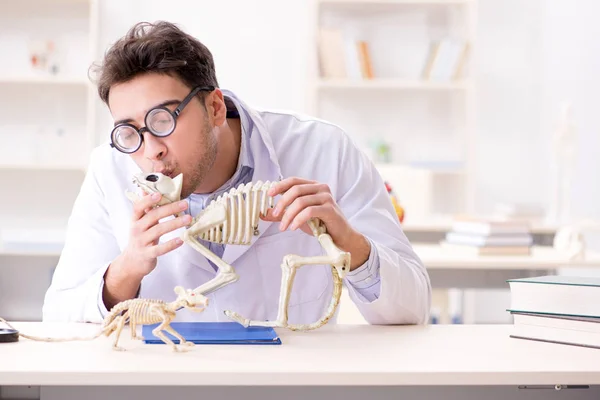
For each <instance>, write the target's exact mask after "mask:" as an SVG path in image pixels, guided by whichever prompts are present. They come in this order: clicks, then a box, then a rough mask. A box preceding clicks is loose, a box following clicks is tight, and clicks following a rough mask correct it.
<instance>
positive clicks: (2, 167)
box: [0, 164, 86, 173]
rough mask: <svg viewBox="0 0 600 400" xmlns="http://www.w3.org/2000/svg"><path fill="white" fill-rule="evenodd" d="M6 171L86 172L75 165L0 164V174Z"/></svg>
mask: <svg viewBox="0 0 600 400" xmlns="http://www.w3.org/2000/svg"><path fill="white" fill-rule="evenodd" d="M7 170H19V171H64V172H81V173H84V172H85V171H86V167H83V166H77V165H60V164H57V165H54V164H0V172H2V171H7Z"/></svg>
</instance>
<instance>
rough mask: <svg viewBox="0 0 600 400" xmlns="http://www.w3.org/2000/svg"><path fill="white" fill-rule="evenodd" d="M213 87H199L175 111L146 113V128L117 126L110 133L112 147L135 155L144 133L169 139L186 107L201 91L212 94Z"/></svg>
mask: <svg viewBox="0 0 600 400" xmlns="http://www.w3.org/2000/svg"><path fill="white" fill-rule="evenodd" d="M213 90H215V88H214V87H213V86H197V87H195V88H194V89H193V90H192V91H191V92H190V94H188V95H187V96H186V97H185V99H183V101H182V102H181V103H179V105H178V106H177V108H176V109H175V110H174V111H171V110H170V109H169V108H168V107H167V106H160V107H155V108H153V109H151V110H149V111H148V112H147V113H146V117H145V118H144V123H145V126H143V127H141V128H140V129H137V128H136V127H135V126H134V125H133V124H130V123H122V124H118V125H116V126H115V127H114V128H113V130H112V131H111V133H110V141H111V143H110V146H111V147H114V148H115V149H117V150H119V151H120V152H122V153H128V154H130V153H135V152H136V151H138V149H139V148H140V147H141V146H142V142H143V141H144V135H143V133H144V132H150V133H151V134H152V135H154V136H157V137H167V136H169V135H170V134H171V133H173V131H174V130H175V127H176V126H177V118H178V117H179V114H181V112H182V111H183V109H184V108H185V106H187V104H188V103H189V102H190V101H191V100H192V99H193V98H194V96H195V95H196V94H198V93H199V92H201V91H208V92H212V91H213Z"/></svg>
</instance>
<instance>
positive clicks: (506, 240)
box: [441, 218, 533, 255]
mask: <svg viewBox="0 0 600 400" xmlns="http://www.w3.org/2000/svg"><path fill="white" fill-rule="evenodd" d="M441 244H442V246H443V247H446V248H452V249H454V250H464V251H469V252H472V253H475V254H478V255H529V254H530V253H531V246H532V245H533V236H532V234H531V228H530V226H529V223H527V222H524V221H510V220H493V219H467V218H465V219H456V220H455V221H454V222H453V224H452V228H451V230H450V231H449V232H447V233H446V237H445V239H444V240H442V242H441Z"/></svg>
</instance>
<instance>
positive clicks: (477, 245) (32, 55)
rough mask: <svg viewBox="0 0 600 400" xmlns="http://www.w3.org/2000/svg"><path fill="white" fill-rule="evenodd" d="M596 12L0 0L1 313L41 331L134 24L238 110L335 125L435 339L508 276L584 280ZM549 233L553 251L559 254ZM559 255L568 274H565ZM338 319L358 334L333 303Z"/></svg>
mask: <svg viewBox="0 0 600 400" xmlns="http://www.w3.org/2000/svg"><path fill="white" fill-rule="evenodd" d="M598 12H600V3H598V2H596V1H593V0H577V1H567V0H556V1H543V0H528V1H520V0H479V1H477V0H455V1H451V0H346V1H342V0H285V1H281V0H279V1H276V0H257V1H244V0H227V1H225V0H223V1H218V2H217V1H197V0H196V1H191V0H190V1H183V0H171V1H169V2H164V1H156V0H144V1H141V0H128V1H123V0H19V1H14V0H0V57H1V60H2V62H0V103H1V104H2V107H0V143H1V148H2V153H1V155H2V157H0V179H1V186H0V187H1V189H0V190H1V193H2V196H0V202H1V207H0V315H2V316H3V317H5V318H7V319H12V320H39V319H40V318H41V304H42V302H43V296H44V294H45V290H46V288H47V287H48V285H49V283H50V279H51V277H52V273H53V268H54V266H55V265H56V262H57V260H58V256H59V254H60V250H61V247H62V243H63V240H64V232H65V227H66V224H67V220H68V216H69V213H70V209H71V207H72V205H73V201H74V199H75V197H76V196H77V193H78V190H79V186H80V184H81V182H82V180H83V177H84V176H85V170H86V167H87V162H88V157H89V154H90V151H91V149H92V148H93V147H95V146H97V145H99V144H101V143H104V142H106V141H107V140H108V135H109V131H110V126H111V125H112V120H111V118H110V114H109V113H108V111H107V109H106V107H105V106H104V105H103V104H101V103H100V101H99V99H98V98H97V94H96V91H95V87H94V85H93V84H92V83H91V82H90V80H89V79H88V67H89V66H90V65H91V63H93V62H99V61H101V58H102V55H103V54H104V52H105V51H106V50H107V48H108V47H109V46H110V45H111V43H113V42H114V41H115V40H116V39H118V38H119V37H121V36H122V35H124V34H125V33H126V31H127V30H128V29H129V28H130V27H131V26H132V25H133V24H135V23H136V22H139V21H156V20H168V21H171V22H175V23H177V24H179V25H180V27H181V28H183V29H184V30H185V31H187V32H188V33H190V34H192V35H194V36H196V37H197V38H198V39H200V40H201V41H202V42H203V43H204V44H205V45H207V46H208V48H209V49H210V50H211V51H212V52H213V55H214V58H215V63H216V68H217V76H218V79H219V83H220V86H221V87H222V88H227V89H230V90H232V91H234V92H236V93H237V94H238V95H239V96H240V97H241V98H242V99H244V100H245V101H246V102H247V103H248V104H250V105H252V106H255V107H258V108H275V109H282V110H291V111H295V112H301V113H308V114H311V115H314V116H317V117H319V118H323V119H327V120H329V121H331V122H334V123H336V124H339V125H340V126H342V127H343V128H344V129H345V130H346V131H347V132H348V134H349V135H351V136H352V138H353V139H354V140H355V141H356V143H357V144H358V145H359V146H360V147H361V148H362V149H363V150H364V151H365V153H367V154H368V155H369V157H371V159H372V160H373V162H374V163H375V164H376V166H377V168H378V169H379V171H380V172H381V174H382V176H383V177H384V179H385V180H386V182H387V185H388V190H389V191H390V196H392V198H393V200H394V202H395V204H396V206H397V210H398V217H399V220H400V222H401V223H402V226H403V228H404V231H405V233H406V235H407V236H408V237H409V239H410V240H411V241H412V243H413V244H414V246H415V249H416V250H417V252H418V253H419V255H420V256H421V258H422V260H423V262H424V263H425V265H426V267H427V268H428V270H429V271H430V275H431V278H432V284H433V286H434V297H433V304H432V316H431V322H432V323H506V322H509V321H510V315H509V314H508V313H507V312H506V308H508V307H509V304H510V297H509V291H508V284H507V283H506V279H509V278H512V277H522V276H536V275H543V274H546V273H558V274H581V275H590V276H592V275H600V274H598V273H597V272H596V268H597V267H598V266H600V261H598V260H599V259H600V257H597V256H596V255H595V251H599V252H600V240H598V237H597V233H596V232H597V225H596V222H595V221H599V220H600V207H598V206H597V204H599V202H600V186H599V185H598V184H597V181H596V175H597V171H599V170H600V161H599V157H598V156H597V154H598V149H599V148H600V139H599V135H598V132H599V128H600V119H599V118H598V112H597V110H596V107H597V105H596V101H597V100H595V96H597V94H598V93H600V90H598V89H600V74H599V73H598V71H600V56H598V54H597V52H596V51H595V50H596V45H594V43H596V38H597V37H598V36H599V35H598V34H600V26H599V25H598V24H597V22H596V15H597V14H598ZM557 233H560V234H561V235H560V236H558V237H559V238H560V237H562V238H564V239H565V240H556V239H557ZM572 256H575V257H572ZM340 321H341V322H348V323H363V322H364V321H362V319H361V317H360V315H359V314H357V312H356V310H355V309H354V308H353V307H352V304H349V301H348V299H347V298H345V299H344V301H343V302H342V307H341V312H340Z"/></svg>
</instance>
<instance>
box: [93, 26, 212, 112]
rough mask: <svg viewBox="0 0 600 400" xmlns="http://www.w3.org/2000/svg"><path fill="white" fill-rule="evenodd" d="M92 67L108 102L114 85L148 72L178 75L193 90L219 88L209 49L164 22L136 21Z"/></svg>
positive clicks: (99, 91) (101, 94) (99, 90)
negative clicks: (203, 87) (201, 87)
mask: <svg viewBox="0 0 600 400" xmlns="http://www.w3.org/2000/svg"><path fill="white" fill-rule="evenodd" d="M91 70H95V71H96V72H97V73H98V79H97V84H98V95H99V96H100V99H102V101H103V102H104V103H106V104H107V105H108V95H109V92H110V88H111V87H112V86H113V85H115V84H118V83H124V82H127V81H129V80H131V79H133V78H134V77H136V76H138V75H139V74H144V73H149V72H154V73H160V74H168V75H171V76H174V77H177V78H179V79H181V80H182V81H183V82H184V83H185V84H186V85H188V86H189V87H190V89H192V88H194V87H196V86H213V87H215V88H216V87H219V85H218V82H217V78H216V73H215V64H214V60H213V56H212V54H211V52H210V50H208V48H207V47H206V46H204V45H203V44H202V43H200V41H198V40H197V39H196V38H194V37H192V36H190V35H188V34H187V33H185V32H183V31H182V30H181V29H179V28H178V27H177V26H176V25H175V24H172V23H169V22H165V21H158V22H156V23H154V24H152V23H149V22H140V23H137V24H136V25H134V26H133V27H132V28H131V29H130V30H129V32H127V34H126V35H125V36H123V37H122V38H121V39H119V40H118V41H117V42H116V43H114V44H113V45H112V46H111V47H110V48H109V49H108V51H107V52H106V54H105V55H104V62H103V63H102V65H93V66H92V68H91ZM201 93H203V92H201Z"/></svg>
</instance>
